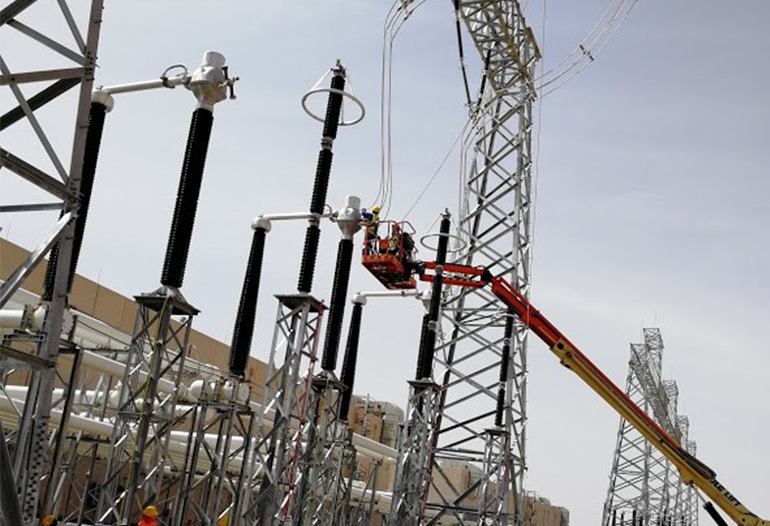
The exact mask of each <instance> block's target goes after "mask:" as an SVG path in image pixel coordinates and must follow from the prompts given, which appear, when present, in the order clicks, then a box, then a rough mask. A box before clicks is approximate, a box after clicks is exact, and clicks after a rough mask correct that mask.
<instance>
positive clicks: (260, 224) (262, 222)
mask: <svg viewBox="0 0 770 526" xmlns="http://www.w3.org/2000/svg"><path fill="white" fill-rule="evenodd" d="M251 228H253V229H254V230H256V229H258V228H261V229H262V230H264V231H265V232H270V229H271V228H273V223H272V222H271V221H270V220H269V219H268V218H266V217H262V216H257V217H255V218H254V221H252V222H251Z"/></svg>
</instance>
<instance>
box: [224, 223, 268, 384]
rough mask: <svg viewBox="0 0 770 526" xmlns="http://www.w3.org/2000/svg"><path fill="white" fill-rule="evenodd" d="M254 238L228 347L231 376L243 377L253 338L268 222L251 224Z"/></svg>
mask: <svg viewBox="0 0 770 526" xmlns="http://www.w3.org/2000/svg"><path fill="white" fill-rule="evenodd" d="M252 227H253V229H254V237H253V238H252V241H251V251H250V252H249V262H248V265H247V266H246V275H245V276H244V277H243V289H242V290H241V301H240V303H239V304H238V314H237V315H236V318H235V328H234V329H233V341H232V345H231V346H230V374H232V375H235V376H239V377H244V376H245V373H246V365H247V364H248V361H249V353H250V352H251V340H252V337H253V336H254V321H255V316H256V314H257V299H258V298H259V284H260V281H261V278H262V259H263V256H264V253H265V238H266V237H267V233H268V232H270V221H269V220H266V219H257V220H256V221H254V223H253V224H252Z"/></svg>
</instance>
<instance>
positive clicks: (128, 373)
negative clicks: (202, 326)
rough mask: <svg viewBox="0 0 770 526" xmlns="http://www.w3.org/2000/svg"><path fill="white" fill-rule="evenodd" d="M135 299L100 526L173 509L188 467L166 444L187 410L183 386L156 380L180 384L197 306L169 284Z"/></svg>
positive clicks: (100, 506) (100, 504) (111, 443)
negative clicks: (166, 389) (149, 509)
mask: <svg viewBox="0 0 770 526" xmlns="http://www.w3.org/2000/svg"><path fill="white" fill-rule="evenodd" d="M135 299H136V302H137V303H138V304H139V309H138V311H137V316H136V322H135V324H134V331H133V333H134V334H133V337H132V339H131V346H130V348H129V351H128V357H127V361H126V368H125V372H124V375H123V379H122V383H121V389H120V395H119V399H118V409H117V414H116V417H115V424H114V429H113V434H112V439H111V441H110V453H109V456H108V459H107V467H106V469H105V475H104V482H103V484H102V487H101V493H100V499H99V512H98V522H99V523H102V524H104V523H106V524H111V523H117V524H119V525H123V524H127V523H128V522H130V521H132V520H138V519H139V516H140V512H141V510H142V509H143V508H144V507H145V506H147V505H148V504H152V505H154V506H156V507H157V508H158V510H159V511H161V512H163V511H165V509H164V508H173V504H174V502H173V501H174V500H175V498H176V494H175V493H174V492H173V491H172V488H173V486H174V485H175V484H176V483H177V482H178V481H179V478H180V473H182V472H183V470H182V469H181V466H179V465H176V463H175V462H174V461H173V460H172V459H171V458H170V456H169V454H168V443H169V440H170V438H171V431H172V430H174V429H175V428H176V427H178V426H179V425H180V424H181V423H182V422H183V421H184V420H185V419H186V417H187V416H188V415H187V413H183V414H181V415H178V414H177V411H176V403H177V398H178V395H179V387H177V389H176V390H174V391H173V392H171V393H163V392H160V391H159V390H158V382H159V380H160V379H161V378H164V379H167V380H172V381H173V382H174V384H175V385H177V386H180V385H182V378H183V372H184V358H185V354H186V352H187V346H188V339H189V335H190V330H191V328H192V320H193V318H194V316H195V315H196V314H197V313H198V311H197V309H195V308H194V307H192V306H191V305H189V304H188V303H187V302H186V301H185V300H184V298H182V297H181V295H180V294H179V293H178V292H173V291H170V290H166V289H165V288H161V289H159V290H158V291H156V292H153V293H150V294H147V295H142V296H136V298H135ZM148 349H149V350H150V352H149V353H148V352H146V351H147V350H148ZM140 373H146V377H145V378H144V379H142V378H141V376H142V375H141V374H140ZM121 486H122V487H121ZM159 518H160V521H161V522H160V524H161V525H163V526H165V525H167V524H168V523H169V522H168V521H169V518H168V517H167V516H166V515H165V514H164V513H161V516H160V517H159Z"/></svg>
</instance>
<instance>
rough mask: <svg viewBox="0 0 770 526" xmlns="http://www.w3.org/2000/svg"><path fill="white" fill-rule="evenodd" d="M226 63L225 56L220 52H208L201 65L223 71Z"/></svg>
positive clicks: (204, 55)
mask: <svg viewBox="0 0 770 526" xmlns="http://www.w3.org/2000/svg"><path fill="white" fill-rule="evenodd" d="M226 62H227V61H226V60H225V56H224V55H223V54H222V53H219V52H218V51H206V52H205V53H204V54H203V60H202V61H201V65H203V66H211V67H212V68H219V69H222V68H223V67H225V64H226Z"/></svg>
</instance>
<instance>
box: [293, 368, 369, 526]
mask: <svg viewBox="0 0 770 526" xmlns="http://www.w3.org/2000/svg"><path fill="white" fill-rule="evenodd" d="M322 374H323V373H322ZM343 389H344V386H343V385H342V383H341V382H340V381H339V380H337V379H335V378H334V377H333V376H329V377H325V376H322V375H319V376H318V377H316V378H315V379H314V380H313V402H312V404H311V410H313V409H314V411H313V412H314V414H316V415H318V416H317V418H316V419H309V422H308V424H309V425H308V446H307V456H306V460H305V461H304V462H303V465H302V480H301V482H300V491H299V495H298V504H300V507H299V508H298V510H297V511H298V515H299V517H298V520H297V523H296V524H298V525H299V524H302V525H306V526H343V525H345V524H346V521H347V517H348V513H349V506H350V490H351V485H350V481H351V480H352V474H353V470H354V469H355V462H356V453H355V449H353V446H352V444H351V435H350V431H349V429H348V427H347V425H346V424H345V422H344V420H345V419H343V418H341V415H340V413H339V410H340V393H341V392H342V390H343Z"/></svg>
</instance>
